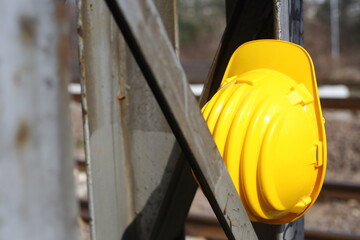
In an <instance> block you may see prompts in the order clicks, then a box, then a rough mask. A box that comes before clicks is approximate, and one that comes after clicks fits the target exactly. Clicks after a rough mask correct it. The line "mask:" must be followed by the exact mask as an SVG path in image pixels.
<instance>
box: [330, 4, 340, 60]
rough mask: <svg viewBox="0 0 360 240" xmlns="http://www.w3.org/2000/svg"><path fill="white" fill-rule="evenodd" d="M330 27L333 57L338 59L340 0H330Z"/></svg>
mask: <svg viewBox="0 0 360 240" xmlns="http://www.w3.org/2000/svg"><path fill="white" fill-rule="evenodd" d="M330 27H331V57H332V58H333V59H338V58H339V56H340V36H339V2H338V0H330Z"/></svg>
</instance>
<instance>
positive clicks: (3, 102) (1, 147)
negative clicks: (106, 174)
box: [0, 0, 79, 240]
mask: <svg viewBox="0 0 360 240" xmlns="http://www.w3.org/2000/svg"><path fill="white" fill-rule="evenodd" d="M63 4H64V3H63V2H62V1H50V0H33V1H27V0H13V1H1V2H0V34H1V37H0V116H1V117H0V153H1V154H0V169H1V174H0V222H1V224H0V239H29V240H48V239H54V240H63V239H79V238H78V237H79V236H78V232H77V222H76V219H77V209H76V199H75V190H74V181H73V180H74V178H73V159H72V155H71V153H70V152H71V149H70V142H71V141H69V140H70V125H69V124H70V123H69V109H68V107H69V105H68V104H69V102H68V93H67V83H68V79H67V76H68V66H67V48H66V42H67V40H66V34H67V32H66V29H68V28H67V27H66V25H64V24H65V20H66V17H65V12H64V9H63Z"/></svg>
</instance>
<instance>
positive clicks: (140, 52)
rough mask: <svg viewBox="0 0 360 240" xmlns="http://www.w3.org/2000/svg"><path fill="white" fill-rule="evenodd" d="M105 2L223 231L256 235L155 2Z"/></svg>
mask: <svg viewBox="0 0 360 240" xmlns="http://www.w3.org/2000/svg"><path fill="white" fill-rule="evenodd" d="M106 2H107V3H108V5H109V8H110V10H111V11H112V14H113V16H114V18H115V20H116V22H117V24H118V26H119V27H120V29H121V30H122V32H123V34H124V37H125V39H126V41H127V43H128V45H129V47H130V49H131V51H132V53H133V54H134V57H135V59H136V61H137V63H138V64H139V66H140V68H141V70H142V72H143V74H144V76H145V78H146V80H147V81H148V84H149V85H150V88H151V89H152V91H153V93H154V95H155V97H156V99H157V101H158V103H159V104H160V107H161V109H162V111H163V112H164V113H165V116H166V118H167V120H168V122H169V124H170V127H171V128H172V130H173V132H174V134H175V136H176V138H177V140H178V141H179V143H180V145H181V147H182V150H183V151H184V153H185V154H186V156H187V158H188V160H189V162H190V164H191V166H192V168H193V170H194V173H195V175H196V176H197V178H198V181H199V182H200V185H201V186H202V189H203V191H204V192H205V195H206V196H207V198H208V199H209V201H210V203H211V204H212V207H213V209H214V212H215V213H216V215H217V217H218V218H219V220H220V223H221V224H222V226H223V227H224V230H225V232H226V234H227V236H228V237H229V238H230V239H233V238H235V239H256V235H255V233H254V231H253V229H252V227H251V224H250V222H249V220H248V217H247V214H246V212H245V210H244V208H243V206H242V203H241V201H240V199H239V197H238V195H237V192H236V190H235V188H234V186H233V184H232V181H231V178H230V176H229V174H228V172H227V170H226V168H225V165H224V162H223V161H222V159H221V157H220V154H219V153H218V151H217V148H216V146H215V143H214V141H213V139H212V137H211V135H210V133H209V130H208V128H207V126H206V123H205V121H204V119H203V118H202V115H201V113H200V109H199V107H198V105H197V102H196V99H195V97H194V96H193V95H192V93H191V90H190V88H189V86H188V84H187V81H186V77H185V74H184V72H183V70H182V68H181V66H180V63H179V60H178V59H177V57H176V54H175V52H174V51H173V50H172V46H171V44H170V41H169V40H168V38H167V37H166V33H165V29H164V27H163V25H162V23H161V21H160V18H159V15H158V13H157V10H156V8H155V6H154V5H153V3H152V2H151V1H141V2H140V1H139V2H138V1H120V0H119V1H114V0H107V1H106Z"/></svg>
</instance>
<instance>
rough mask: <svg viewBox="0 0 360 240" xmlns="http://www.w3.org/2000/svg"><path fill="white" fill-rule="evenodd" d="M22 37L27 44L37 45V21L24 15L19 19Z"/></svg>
mask: <svg viewBox="0 0 360 240" xmlns="http://www.w3.org/2000/svg"><path fill="white" fill-rule="evenodd" d="M19 28H20V37H21V40H22V41H23V42H24V43H26V44H35V43H36V35H37V19H36V18H35V17H33V16H28V15H23V16H21V17H20V19H19Z"/></svg>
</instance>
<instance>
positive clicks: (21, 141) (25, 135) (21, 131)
mask: <svg viewBox="0 0 360 240" xmlns="http://www.w3.org/2000/svg"><path fill="white" fill-rule="evenodd" d="M28 139H29V127H28V125H27V123H26V122H25V121H21V122H20V124H19V127H18V129H17V132H16V140H15V141H16V147H17V148H20V149H23V148H24V147H25V146H26V144H27V142H28Z"/></svg>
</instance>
